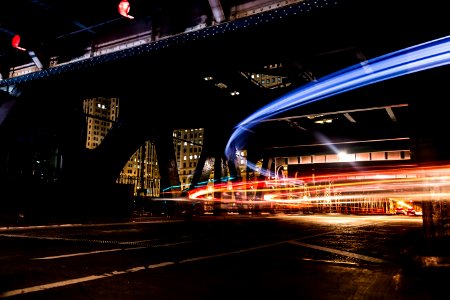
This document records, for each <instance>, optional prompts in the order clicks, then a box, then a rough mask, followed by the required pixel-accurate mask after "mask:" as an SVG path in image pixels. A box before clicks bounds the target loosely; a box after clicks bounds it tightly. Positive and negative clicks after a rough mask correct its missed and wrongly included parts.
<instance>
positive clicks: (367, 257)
mask: <svg viewBox="0 0 450 300" xmlns="http://www.w3.org/2000/svg"><path fill="white" fill-rule="evenodd" d="M289 243H290V244H294V245H298V246H302V247H307V248H311V249H315V250H321V251H325V252H330V253H334V254H339V255H342V256H348V257H352V258H357V259H360V260H365V261H369V262H373V263H386V261H385V260H383V259H380V258H376V257H371V256H366V255H361V254H356V253H352V252H348V251H342V250H336V249H332V248H327V247H322V246H317V245H311V244H306V243H302V242H297V241H289Z"/></svg>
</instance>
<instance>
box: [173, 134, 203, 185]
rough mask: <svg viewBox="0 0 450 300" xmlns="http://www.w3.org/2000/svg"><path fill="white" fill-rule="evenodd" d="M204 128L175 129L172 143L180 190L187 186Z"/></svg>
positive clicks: (198, 152) (194, 165)
mask: <svg viewBox="0 0 450 300" xmlns="http://www.w3.org/2000/svg"><path fill="white" fill-rule="evenodd" d="M203 138H204V129H203V128H195V129H176V130H174V131H173V144H174V147H175V157H176V160H177V168H178V174H179V176H180V183H181V190H182V191H183V190H185V189H187V188H189V186H190V184H191V181H192V177H193V175H194V171H195V169H196V167H197V164H198V161H199V159H200V154H201V152H202V148H203Z"/></svg>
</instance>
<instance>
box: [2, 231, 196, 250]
mask: <svg viewBox="0 0 450 300" xmlns="http://www.w3.org/2000/svg"><path fill="white" fill-rule="evenodd" d="M2 236H3V237H9V238H24V239H35V240H50V241H65V242H79V243H95V244H114V245H135V246H137V245H139V246H143V247H147V248H150V247H168V246H174V245H179V244H186V243H191V242H192V241H184V242H174V243H166V244H149V243H148V242H149V241H150V242H151V241H156V240H161V239H154V240H143V241H130V242H121V241H116V240H96V239H95V240H93V239H84V238H83V239H80V238H65V237H55V236H29V235H25V234H0V237H2ZM184 237H185V236H183V238H184Z"/></svg>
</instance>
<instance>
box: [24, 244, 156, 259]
mask: <svg viewBox="0 0 450 300" xmlns="http://www.w3.org/2000/svg"><path fill="white" fill-rule="evenodd" d="M145 248H147V247H133V248H125V249H124V248H116V249H108V250H98V251H90V252H78V253H71V254H62V255H55V256H45V257H35V258H32V259H33V260H45V259H57V258H66V257H73V256H82V255H90V254H98V253H105V252H115V251H126V250H137V249H145Z"/></svg>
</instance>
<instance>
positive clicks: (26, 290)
mask: <svg viewBox="0 0 450 300" xmlns="http://www.w3.org/2000/svg"><path fill="white" fill-rule="evenodd" d="M173 264H174V262H170V261H169V262H163V263H159V264H153V265H149V266H147V267H135V268H131V269H127V270H124V271H112V272H110V273H104V274H101V275H91V276H86V277H81V278H76V279H69V280H64V281H58V282H54V283H49V284H43V285H36V286H32V287H28V288H24V289H17V290H12V291H7V292H3V293H2V294H0V298H6V297H12V296H17V295H23V294H29V293H33V292H39V291H44V290H48V289H53V288H57V287H62V286H68V285H72V284H77V283H82V282H87V281H92V280H97V279H102V278H107V277H112V276H116V275H123V274H128V273H134V272H138V271H142V270H145V269H155V268H161V267H165V266H169V265H173Z"/></svg>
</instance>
